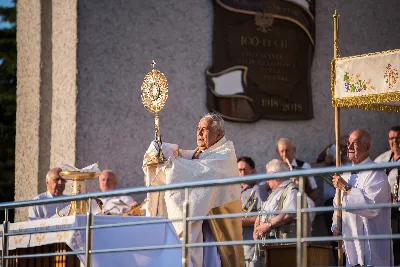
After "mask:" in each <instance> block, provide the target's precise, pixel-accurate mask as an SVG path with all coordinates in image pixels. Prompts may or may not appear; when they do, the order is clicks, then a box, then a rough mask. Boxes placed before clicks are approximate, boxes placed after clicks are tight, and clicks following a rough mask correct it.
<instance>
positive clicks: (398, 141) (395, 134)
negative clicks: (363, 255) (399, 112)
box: [375, 126, 400, 266]
mask: <svg viewBox="0 0 400 267" xmlns="http://www.w3.org/2000/svg"><path fill="white" fill-rule="evenodd" d="M388 141H389V146H390V150H388V151H386V152H384V153H382V154H381V155H380V156H379V157H377V158H376V159H375V162H376V163H380V162H399V161H400V126H393V127H391V128H390V130H389V138H388ZM385 171H386V174H387V176H388V179H389V184H390V188H391V190H392V194H393V199H392V200H393V203H396V202H400V198H399V189H398V188H399V185H400V169H386V170H385ZM396 198H397V199H396ZM391 216H392V233H393V234H399V233H400V208H393V209H392V214H391ZM393 255H394V265H395V266H398V265H400V239H393Z"/></svg>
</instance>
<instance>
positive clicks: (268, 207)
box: [261, 180, 297, 222]
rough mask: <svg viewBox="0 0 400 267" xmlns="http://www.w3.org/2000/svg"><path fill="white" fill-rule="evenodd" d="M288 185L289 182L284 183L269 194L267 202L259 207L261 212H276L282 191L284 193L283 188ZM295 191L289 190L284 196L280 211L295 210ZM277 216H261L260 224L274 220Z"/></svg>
mask: <svg viewBox="0 0 400 267" xmlns="http://www.w3.org/2000/svg"><path fill="white" fill-rule="evenodd" d="M289 183H290V180H287V181H284V182H283V183H281V184H280V185H279V187H278V188H276V189H274V190H272V192H271V194H270V195H269V197H268V199H267V201H265V202H264V203H263V205H262V206H261V210H263V211H276V210H277V209H278V203H279V199H280V197H281V196H282V194H283V191H285V187H286V186H287V185H288V184H289ZM296 196H297V190H290V192H288V194H287V195H286V198H285V201H284V202H283V208H282V211H284V210H288V211H289V210H290V211H293V210H296V207H297V197H296ZM277 215H278V214H268V215H263V216H262V217H261V221H262V222H267V221H270V220H272V219H273V218H275V217H276V216H277Z"/></svg>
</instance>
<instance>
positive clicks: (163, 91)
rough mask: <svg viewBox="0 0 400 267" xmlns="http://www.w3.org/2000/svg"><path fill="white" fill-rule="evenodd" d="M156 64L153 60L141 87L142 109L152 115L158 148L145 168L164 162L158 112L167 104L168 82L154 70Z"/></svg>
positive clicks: (160, 73) (161, 74)
mask: <svg viewBox="0 0 400 267" xmlns="http://www.w3.org/2000/svg"><path fill="white" fill-rule="evenodd" d="M155 64H156V62H155V61H154V60H153V61H152V63H151V65H152V67H153V70H152V71H150V72H149V73H147V75H146V76H145V77H144V81H143V84H142V87H141V90H142V94H141V97H142V103H143V105H144V107H145V108H146V109H147V110H148V111H150V112H151V113H154V115H155V121H154V134H155V142H156V144H157V146H158V155H157V156H156V157H155V158H153V159H152V161H151V162H147V163H146V164H145V165H146V166H156V165H157V164H158V163H161V162H164V161H165V160H166V159H165V157H164V154H163V152H162V140H161V133H160V120H159V117H158V112H160V111H161V110H162V109H163V108H164V106H165V103H166V102H167V99H168V82H167V78H166V77H165V75H164V74H163V73H162V72H160V71H159V70H156V69H154V65H155Z"/></svg>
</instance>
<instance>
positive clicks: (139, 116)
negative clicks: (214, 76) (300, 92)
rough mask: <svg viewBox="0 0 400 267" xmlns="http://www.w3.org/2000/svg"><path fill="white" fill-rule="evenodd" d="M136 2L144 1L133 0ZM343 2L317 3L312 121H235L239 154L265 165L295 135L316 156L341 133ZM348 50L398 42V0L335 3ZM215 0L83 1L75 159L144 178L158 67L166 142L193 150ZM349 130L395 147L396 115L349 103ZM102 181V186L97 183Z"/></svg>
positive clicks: (302, 152) (232, 134) (302, 150)
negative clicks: (337, 112) (149, 106)
mask: <svg viewBox="0 0 400 267" xmlns="http://www.w3.org/2000/svg"><path fill="white" fill-rule="evenodd" d="M135 2H136V3H135ZM334 4H335V1H317V6H316V8H317V15H316V47H315V57H314V63H313V70H312V92H313V104H314V119H312V120H308V121H293V122H287V121H265V120H264V121H259V122H257V123H251V124H242V123H227V124H226V128H227V129H226V133H227V137H228V138H229V139H231V140H232V141H233V142H234V144H235V147H236V153H237V155H238V156H239V155H248V156H251V157H253V158H255V160H256V164H257V170H258V171H259V172H263V171H264V168H265V167H264V166H265V164H266V163H267V162H268V161H269V160H270V159H272V158H273V157H274V156H275V142H276V140H277V139H278V138H279V137H281V136H288V137H291V138H293V140H294V141H295V142H296V143H297V145H298V150H297V151H298V152H297V154H298V156H299V158H301V159H304V160H307V161H310V162H313V161H315V159H316V157H317V155H318V153H319V152H320V151H321V150H322V149H323V148H324V147H325V146H326V145H327V144H329V143H330V142H333V141H334V122H333V119H334V117H333V108H332V105H331V91H330V61H331V59H332V56H333V40H332V39H333V20H332V14H333V12H334V9H335V5H334ZM336 4H337V8H338V11H339V13H340V15H341V17H340V25H341V28H340V37H341V40H340V44H341V55H342V56H348V55H353V54H360V53H368V52H374V51H380V50H387V49H394V48H399V46H400V37H399V36H398V35H397V34H396V32H398V30H399V29H400V25H399V24H398V23H394V21H399V19H400V15H399V13H398V12H397V11H396V9H397V8H399V7H400V2H398V1H396V0H389V1H379V0H375V1H362V0H359V1H336ZM212 13H213V8H212V1H203V0H202V1H192V0H175V1H146V2H144V3H143V5H139V4H138V2H137V1H112V3H111V2H108V1H97V0H88V1H81V2H79V18H78V19H79V24H78V25H79V26H78V32H79V34H78V39H79V46H78V55H79V57H78V68H79V73H78V89H79V93H78V111H77V113H78V116H77V126H78V128H77V164H78V165H79V166H83V165H85V164H89V163H92V162H95V161H99V163H100V167H101V168H111V169H115V170H116V171H117V172H118V174H119V177H120V185H121V186H137V185H142V182H143V179H142V178H143V174H142V171H141V162H142V157H143V153H144V151H145V150H146V148H147V147H148V144H149V143H150V141H151V140H152V139H153V123H154V121H153V116H152V114H150V113H149V112H147V111H146V110H145V109H144V108H143V106H142V104H141V101H140V86H141V83H142V81H143V78H144V76H145V75H146V73H147V72H148V71H150V70H151V66H150V62H151V60H152V59H155V60H156V62H157V63H158V64H157V65H156V67H157V68H158V69H159V70H161V71H162V72H163V73H164V74H165V75H166V77H167V79H168V82H169V88H170V93H169V99H168V101H167V104H166V106H165V108H164V110H163V111H162V112H161V113H160V119H161V132H162V135H163V140H164V141H165V142H171V143H177V144H179V145H180V146H181V147H184V148H190V149H193V148H195V146H196V138H195V128H196V126H197V123H198V120H199V118H200V117H201V116H202V115H203V114H205V113H206V112H207V110H206V108H205V96H206V93H205V78H204V72H205V70H206V68H208V67H209V66H210V65H211V53H212V52H211V43H212V34H211V30H212V19H213V14H212ZM341 118H342V130H341V131H342V133H348V132H349V131H350V130H352V129H353V128H355V127H357V128H365V129H367V130H369V131H370V132H371V134H372V135H373V136H374V147H373V150H372V155H373V156H376V155H377V154H378V153H379V152H380V151H383V150H385V149H386V148H387V146H388V145H387V141H386V138H387V129H388V127H390V126H392V125H393V124H399V123H400V120H399V115H398V114H388V113H380V112H373V111H363V110H342V112H341ZM96 186H97V185H94V188H92V190H94V189H95V188H96Z"/></svg>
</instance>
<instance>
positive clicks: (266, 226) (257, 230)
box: [253, 222, 271, 240]
mask: <svg viewBox="0 0 400 267" xmlns="http://www.w3.org/2000/svg"><path fill="white" fill-rule="evenodd" d="M269 231H271V223H269V222H261V223H260V225H259V226H257V227H256V224H255V225H254V231H253V239H254V240H256V239H258V238H259V237H262V236H263V235H266V234H267V233H268V232H269Z"/></svg>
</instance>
